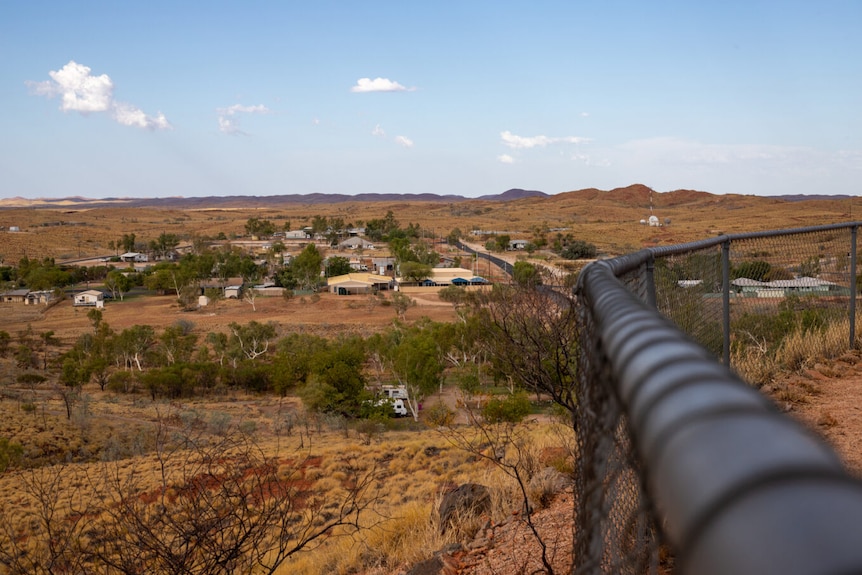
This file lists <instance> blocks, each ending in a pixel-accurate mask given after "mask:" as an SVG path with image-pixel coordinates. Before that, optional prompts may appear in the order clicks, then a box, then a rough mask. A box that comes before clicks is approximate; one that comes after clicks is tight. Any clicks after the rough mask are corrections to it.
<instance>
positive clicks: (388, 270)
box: [371, 258, 395, 276]
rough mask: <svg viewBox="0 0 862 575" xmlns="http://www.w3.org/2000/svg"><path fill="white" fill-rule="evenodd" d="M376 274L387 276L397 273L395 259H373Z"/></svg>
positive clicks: (372, 264)
mask: <svg viewBox="0 0 862 575" xmlns="http://www.w3.org/2000/svg"><path fill="white" fill-rule="evenodd" d="M371 266H372V267H373V268H374V273H376V274H379V275H382V276H386V275H394V273H395V258H371Z"/></svg>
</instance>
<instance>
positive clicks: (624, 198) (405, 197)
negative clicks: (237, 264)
mask: <svg viewBox="0 0 862 575" xmlns="http://www.w3.org/2000/svg"><path fill="white" fill-rule="evenodd" d="M651 197H652V200H653V201H654V202H657V203H658V202H660V203H661V205H663V206H681V205H686V204H693V203H698V202H709V201H720V199H721V198H725V199H729V198H730V197H735V198H739V197H741V196H736V195H732V196H717V195H714V194H710V193H709V192H703V191H696V190H674V191H671V192H656V191H655V190H652V189H651V188H649V187H648V186H645V185H643V184H632V185H630V186H626V187H622V188H614V189H613V190H608V191H605V190H599V189H597V188H585V189H582V190H575V191H571V192H561V193H559V194H555V195H549V194H546V193H544V192H541V191H538V190H524V189H521V188H512V189H509V190H506V191H505V192H502V193H500V194H489V195H484V196H479V197H475V198H468V197H464V196H459V195H454V194H373V193H366V194H356V195H350V194H320V193H316V194H283V195H277V196H205V197H188V198H186V197H182V196H171V197H163V198H103V199H88V198H83V197H80V196H74V197H66V198H33V199H30V198H22V197H14V198H7V199H0V209H2V208H22V207H30V208H54V209H82V208H85V209H88V208H109V207H127V208H145V207H146V208H175V209H195V208H265V207H270V206H279V205H285V204H294V205H296V204H299V205H320V204H338V203H345V202H381V203H397V202H445V203H459V202H468V201H485V202H512V201H518V200H525V199H532V200H544V199H548V200H551V201H557V202H559V201H565V200H567V199H577V200H581V201H593V200H605V201H609V202H611V203H614V204H618V205H628V206H644V207H647V206H649V205H650V199H651ZM850 197H851V196H848V195H816V194H814V195H799V194H797V195H785V196H770V197H769V199H772V200H780V201H788V202H799V201H806V200H842V199H847V198H850Z"/></svg>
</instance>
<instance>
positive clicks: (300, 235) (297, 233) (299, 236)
mask: <svg viewBox="0 0 862 575" xmlns="http://www.w3.org/2000/svg"><path fill="white" fill-rule="evenodd" d="M310 237H311V236H310V235H309V233H308V232H307V231H305V230H304V229H302V230H293V231H291V232H284V239H286V240H307V239H309V238H310Z"/></svg>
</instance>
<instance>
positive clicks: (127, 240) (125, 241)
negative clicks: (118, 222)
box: [119, 234, 135, 252]
mask: <svg viewBox="0 0 862 575" xmlns="http://www.w3.org/2000/svg"><path fill="white" fill-rule="evenodd" d="M119 245H120V246H122V248H123V251H124V252H131V251H134V250H135V234H123V237H122V238H121V239H120V243H119Z"/></svg>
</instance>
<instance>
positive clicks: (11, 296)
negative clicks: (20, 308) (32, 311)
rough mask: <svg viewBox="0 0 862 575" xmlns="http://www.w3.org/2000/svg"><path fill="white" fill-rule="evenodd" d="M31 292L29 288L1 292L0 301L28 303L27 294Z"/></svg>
mask: <svg viewBox="0 0 862 575" xmlns="http://www.w3.org/2000/svg"><path fill="white" fill-rule="evenodd" d="M29 293H30V290H28V289H16V290H12V291H7V292H5V293H2V294H0V301H2V302H3V303H24V304H26V303H27V295H28V294H29Z"/></svg>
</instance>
